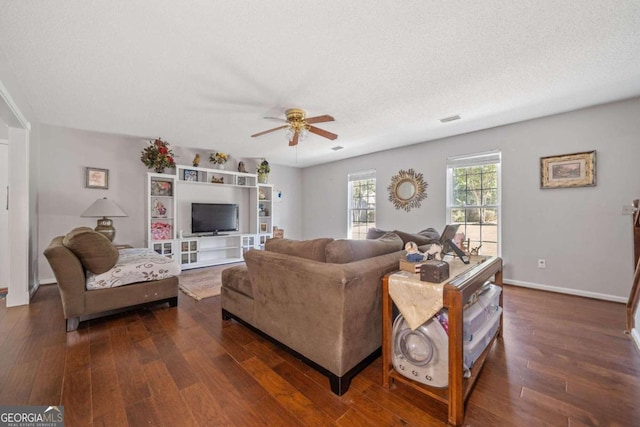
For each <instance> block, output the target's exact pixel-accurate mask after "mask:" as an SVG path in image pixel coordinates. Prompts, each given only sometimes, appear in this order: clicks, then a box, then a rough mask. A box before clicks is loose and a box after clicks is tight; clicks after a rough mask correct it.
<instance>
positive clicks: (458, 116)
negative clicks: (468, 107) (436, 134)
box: [440, 114, 460, 123]
mask: <svg viewBox="0 0 640 427" xmlns="http://www.w3.org/2000/svg"><path fill="white" fill-rule="evenodd" d="M454 120H460V114H456V115H455V116H451V117H445V118H444V119H440V123H447V122H452V121H454Z"/></svg>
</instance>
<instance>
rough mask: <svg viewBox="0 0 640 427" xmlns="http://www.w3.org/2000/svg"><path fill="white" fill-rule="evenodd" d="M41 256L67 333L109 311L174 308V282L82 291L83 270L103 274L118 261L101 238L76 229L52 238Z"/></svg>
mask: <svg viewBox="0 0 640 427" xmlns="http://www.w3.org/2000/svg"><path fill="white" fill-rule="evenodd" d="M44 255H45V257H46V258H47V261H48V262H49V264H50V265H51V268H52V270H53V273H54V274H55V277H56V281H57V283H58V288H59V290H60V297H61V299H62V309H63V312H64V317H65V319H66V327H67V332H70V331H74V330H76V329H77V328H78V325H79V323H80V321H83V320H88V319H92V318H95V317H99V316H100V315H106V314H112V313H113V310H116V309H122V308H131V307H134V306H136V305H141V304H146V303H152V302H153V303H158V304H159V303H163V302H168V303H169V305H170V306H171V307H175V306H176V305H177V304H178V278H177V277H175V276H174V277H169V278H166V279H159V280H153V281H149V282H138V283H133V284H130V285H126V286H120V287H115V288H108V289H96V290H90V291H88V290H87V289H86V270H91V271H92V272H94V273H103V272H106V271H108V270H109V269H110V268H111V267H113V266H114V265H115V263H116V261H117V260H118V250H117V249H116V248H115V246H113V245H112V244H111V242H110V241H109V239H107V238H106V237H105V236H103V235H102V234H100V233H98V232H95V231H93V230H92V229H90V228H88V227H79V228H76V229H74V230H72V231H71V232H69V233H68V234H67V235H66V236H58V237H55V238H54V239H53V240H52V241H51V243H50V244H49V246H48V247H47V248H46V249H45V251H44Z"/></svg>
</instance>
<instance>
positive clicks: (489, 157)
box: [446, 150, 502, 256]
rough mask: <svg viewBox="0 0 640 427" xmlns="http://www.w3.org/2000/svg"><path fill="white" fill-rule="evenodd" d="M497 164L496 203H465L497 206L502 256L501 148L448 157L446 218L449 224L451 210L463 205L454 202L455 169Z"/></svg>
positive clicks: (469, 206) (490, 206) (479, 206)
mask: <svg viewBox="0 0 640 427" xmlns="http://www.w3.org/2000/svg"><path fill="white" fill-rule="evenodd" d="M489 164H495V165H496V166H497V168H496V173H497V178H498V179H497V181H498V182H497V193H498V194H497V197H496V199H497V201H496V203H495V204H486V205H464V207H466V208H495V209H496V215H497V221H498V227H497V230H496V233H497V238H496V239H497V252H498V254H497V255H498V256H502V152H501V151H500V150H494V151H486V152H481V153H473V154H466V155H462V156H453V157H448V158H447V207H446V218H447V224H451V221H452V219H451V210H452V209H454V208H459V207H461V206H460V205H454V204H453V201H454V200H453V170H454V169H456V168H462V167H471V166H482V165H489Z"/></svg>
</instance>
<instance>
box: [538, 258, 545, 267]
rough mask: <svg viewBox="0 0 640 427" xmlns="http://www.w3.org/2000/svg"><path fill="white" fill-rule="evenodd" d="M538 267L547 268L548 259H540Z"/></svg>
mask: <svg viewBox="0 0 640 427" xmlns="http://www.w3.org/2000/svg"><path fill="white" fill-rule="evenodd" d="M538 268H547V261H545V260H543V259H539V260H538Z"/></svg>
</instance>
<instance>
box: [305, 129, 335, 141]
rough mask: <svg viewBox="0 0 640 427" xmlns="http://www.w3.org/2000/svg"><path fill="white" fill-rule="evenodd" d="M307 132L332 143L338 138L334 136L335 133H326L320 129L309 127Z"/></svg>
mask: <svg viewBox="0 0 640 427" xmlns="http://www.w3.org/2000/svg"><path fill="white" fill-rule="evenodd" d="M309 132H312V133H315V134H316V135H320V136H323V137H325V138H327V139H330V140H332V141H333V140H334V139H336V138H337V137H338V135H336V134H335V133H331V132H328V131H326V130H324V129H320V128H317V127H315V126H309Z"/></svg>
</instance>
